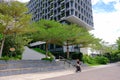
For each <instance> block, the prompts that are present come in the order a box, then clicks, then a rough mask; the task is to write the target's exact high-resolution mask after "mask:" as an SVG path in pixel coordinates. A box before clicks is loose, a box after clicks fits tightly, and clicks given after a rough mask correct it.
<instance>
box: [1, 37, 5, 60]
mask: <svg viewBox="0 0 120 80" xmlns="http://www.w3.org/2000/svg"><path fill="white" fill-rule="evenodd" d="M4 42H5V36H4V37H3V40H2V45H1V49H0V58H1V57H2V51H3V47H4Z"/></svg>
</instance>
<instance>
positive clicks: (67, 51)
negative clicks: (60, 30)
mask: <svg viewBox="0 0 120 80" xmlns="http://www.w3.org/2000/svg"><path fill="white" fill-rule="evenodd" d="M68 58H69V45H68V40H67V59H68Z"/></svg>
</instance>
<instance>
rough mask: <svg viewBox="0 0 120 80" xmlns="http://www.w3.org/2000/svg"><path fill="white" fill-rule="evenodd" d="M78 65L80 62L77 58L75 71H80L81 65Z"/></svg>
mask: <svg viewBox="0 0 120 80" xmlns="http://www.w3.org/2000/svg"><path fill="white" fill-rule="evenodd" d="M80 65H81V62H80V60H79V59H77V61H76V72H81V67H80Z"/></svg>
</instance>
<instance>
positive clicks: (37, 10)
mask: <svg viewBox="0 0 120 80" xmlns="http://www.w3.org/2000/svg"><path fill="white" fill-rule="evenodd" d="M27 6H28V8H29V13H32V15H33V16H32V21H38V20H40V19H49V20H56V21H60V22H61V23H74V24H78V25H79V26H82V27H85V28H86V29H87V30H92V29H93V25H94V24H93V14H92V4H91V0H30V1H29V3H28V5H27ZM50 46H51V47H50V50H51V51H54V50H58V51H60V50H63V51H64V52H65V51H66V47H65V46H64V47H62V49H61V48H60V46H55V45H50ZM56 47H57V49H54V48H56ZM52 48H53V49H52ZM69 49H70V51H71V52H74V51H75V49H74V46H69Z"/></svg>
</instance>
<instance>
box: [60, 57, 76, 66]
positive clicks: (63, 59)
mask: <svg viewBox="0 0 120 80" xmlns="http://www.w3.org/2000/svg"><path fill="white" fill-rule="evenodd" d="M59 60H60V61H61V60H62V61H64V64H65V63H68V64H69V67H70V66H72V67H74V65H73V64H72V63H71V61H70V60H68V59H66V58H64V57H62V56H59Z"/></svg>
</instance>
